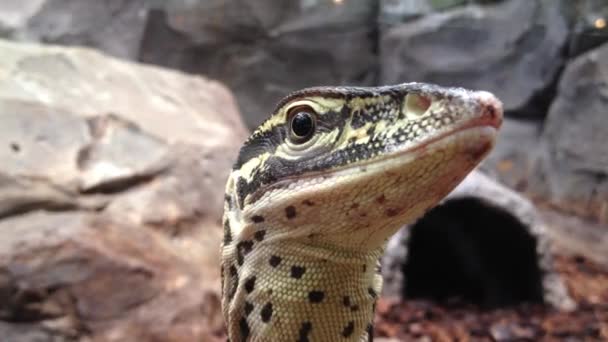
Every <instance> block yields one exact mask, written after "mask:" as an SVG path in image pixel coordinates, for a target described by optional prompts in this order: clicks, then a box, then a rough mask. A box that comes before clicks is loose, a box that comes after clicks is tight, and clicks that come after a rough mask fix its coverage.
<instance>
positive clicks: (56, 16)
mask: <svg viewBox="0 0 608 342" xmlns="http://www.w3.org/2000/svg"><path fill="white" fill-rule="evenodd" d="M149 5H150V2H149V1H146V0H100V1H81V0H29V1H2V2H1V3H0V37H1V36H4V37H7V38H13V39H17V40H26V41H39V42H47V43H55V44H66V45H81V46H88V47H95V48H98V49H100V50H102V51H104V52H106V53H109V54H111V55H114V56H117V57H122V58H129V59H136V58H137V56H138V53H139V43H140V41H141V36H142V33H143V29H144V25H145V23H146V19H147V7H148V6H149Z"/></svg>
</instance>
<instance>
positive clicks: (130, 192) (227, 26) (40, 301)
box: [0, 0, 608, 341]
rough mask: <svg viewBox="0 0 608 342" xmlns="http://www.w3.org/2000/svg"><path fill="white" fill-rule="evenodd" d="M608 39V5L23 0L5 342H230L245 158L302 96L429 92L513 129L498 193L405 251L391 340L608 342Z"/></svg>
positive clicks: (0, 311)
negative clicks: (226, 207) (234, 194)
mask: <svg viewBox="0 0 608 342" xmlns="http://www.w3.org/2000/svg"><path fill="white" fill-rule="evenodd" d="M607 25H608V1H606V0H381V1H370V0H293V1H278V0H277V1H275V0H257V1H246V0H166V1H162V0H129V1H127V0H99V1H97V0H95V1H94V0H28V1H9V0H3V1H1V2H0V340H2V341H5V340H6V341H216V340H217V341H220V340H225V337H224V328H223V319H222V317H221V315H220V308H219V306H220V304H219V292H218V291H219V266H218V265H219V260H218V246H219V241H220V239H221V231H222V230H221V227H220V223H221V222H220V217H221V213H222V203H223V191H224V184H225V180H226V177H227V175H228V172H229V170H230V168H231V165H232V163H233V161H234V159H235V157H236V154H237V153H238V149H239V147H240V145H241V143H242V142H243V141H244V140H245V139H246V137H247V135H248V134H249V132H250V131H251V130H252V129H254V128H255V127H256V126H257V125H258V124H259V123H261V122H262V121H263V120H264V119H265V118H266V117H267V116H268V115H269V114H270V111H271V110H272V109H273V108H274V105H275V103H276V102H277V101H278V100H280V99H281V98H282V97H283V96H285V95H287V94H288V93H290V92H291V91H294V90H297V89H300V88H303V87H307V86H317V85H362V86H373V85H383V84H395V83H402V82H410V81H418V82H432V83H437V84H440V85H443V86H462V87H467V88H474V89H483V90H488V91H491V92H493V93H495V94H496V95H497V96H498V97H499V98H500V99H501V100H502V101H503V102H504V107H505V111H506V120H505V123H504V125H503V128H502V131H501V135H500V139H499V142H498V145H497V147H496V149H495V151H494V152H493V153H492V154H491V156H490V157H489V158H488V159H487V160H486V161H485V162H484V164H483V165H482V167H481V170H482V171H483V173H484V174H485V175H486V176H487V177H489V178H488V179H486V178H483V180H481V181H479V180H476V182H477V183H475V184H477V186H478V189H481V190H480V192H479V193H480V194H475V193H471V192H466V191H465V195H466V196H464V195H463V197H458V196H456V197H455V200H454V201H452V202H448V203H446V204H445V205H443V206H442V207H441V208H438V210H437V211H436V212H435V213H433V212H431V213H433V215H437V216H429V217H426V218H425V219H424V220H422V221H421V222H420V223H419V224H417V225H415V226H414V227H410V228H411V229H410V230H409V231H411V233H401V235H400V236H398V237H396V238H395V240H394V241H391V244H389V251H388V252H389V253H388V257H387V259H386V260H385V263H386V265H387V266H388V267H385V268H384V270H383V273H384V274H385V276H386V277H387V288H388V290H387V292H386V293H385V296H384V297H383V298H382V299H381V300H380V302H379V304H378V312H377V318H376V323H377V324H376V335H377V336H378V337H379V338H385V339H387V340H391V339H392V340H396V341H400V340H419V341H451V340H461V341H468V340H487V341H510V340H543V339H546V340H561V339H564V340H569V341H591V340H608V147H607V145H606V140H607V138H608V27H607ZM486 176H483V177H486ZM480 177H482V176H480ZM486 181H488V182H490V183H484V182H486ZM479 184H481V185H479ZM487 184H491V185H487ZM488 189H490V190H488ZM497 189H498V190H497ZM492 191H494V192H492ZM496 191H497V192H496ZM489 193H490V194H491V195H488V194H489ZM484 194H485V195H484ZM465 197H466V198H465ZM476 198H477V199H478V200H479V199H480V198H481V200H479V201H477V200H476ZM501 198H502V199H508V201H507V200H505V201H501V200H500V199H501ZM490 202H492V203H490ZM494 202H495V203H494ZM522 203H523V207H525V210H520V209H521V208H522ZM450 204H453V205H454V206H450ZM531 218H532V219H531ZM418 226H420V227H421V228H420V229H419V230H418ZM429 227H430V228H429ZM446 227H451V229H448V228H446ZM453 227H455V228H453ZM471 227H474V228H471ZM422 228H424V229H422ZM444 229H445V230H444ZM490 229H492V230H491V231H492V232H493V233H496V232H500V233H499V234H498V233H496V234H489V233H488V231H489V230H490ZM425 231H426V232H428V233H426V234H425V233H424V232H425ZM462 246H475V248H464V249H463V247H462ZM446 251H448V252H446ZM450 260H456V264H453V263H450V262H451V261H450ZM470 260H473V261H470ZM472 269H473V270H474V271H471V270H472ZM524 269H525V271H522V272H523V273H521V272H519V273H518V272H513V270H516V271H519V270H524ZM429 270H434V272H430V271H429ZM452 271H453V272H452ZM450 272H452V273H450ZM467 272H469V273H467ZM465 278H466V281H463V279H465ZM408 279H409V280H408ZM425 281H426V282H425ZM437 284H441V286H436V285H437ZM555 284H557V285H555ZM556 288H557V290H556ZM557 297H559V298H557ZM556 298H557V299H556ZM560 303H561V304H560ZM564 303H566V304H564Z"/></svg>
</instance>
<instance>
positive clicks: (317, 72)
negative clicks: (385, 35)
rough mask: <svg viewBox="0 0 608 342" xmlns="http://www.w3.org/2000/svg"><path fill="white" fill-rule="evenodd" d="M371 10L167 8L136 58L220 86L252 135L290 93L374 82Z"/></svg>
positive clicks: (153, 21)
mask: <svg viewBox="0 0 608 342" xmlns="http://www.w3.org/2000/svg"><path fill="white" fill-rule="evenodd" d="M375 6H376V5H375V4H374V2H373V1H365V0H354V1H350V0H349V1H343V2H340V3H338V2H332V1H315V0H312V1H310V0H308V1H305V0H301V1H284V2H276V1H272V0H263V1H256V2H255V5H253V4H251V3H250V2H248V1H245V0H230V1H220V0H213V1H204V2H197V3H194V2H189V3H186V2H183V3H182V4H180V3H179V2H172V3H170V4H169V5H168V6H167V13H166V14H165V13H163V12H154V13H153V15H152V16H151V18H150V21H149V24H148V27H147V29H146V33H145V37H144V41H143V43H142V50H141V56H142V60H143V61H145V62H151V63H154V64H160V65H164V66H169V67H173V68H178V69H181V70H186V71H189V72H197V73H202V74H204V75H208V76H209V77H213V78H217V79H220V80H222V81H223V82H225V83H226V84H227V85H228V86H230V88H231V89H232V90H233V91H234V92H235V94H236V95H237V98H238V100H239V104H240V107H241V109H242V111H243V115H244V119H245V121H246V123H247V124H248V126H249V127H254V126H257V125H258V124H259V123H261V122H262V121H263V120H264V119H265V118H266V117H268V115H269V114H270V111H271V110H272V109H273V106H274V105H275V103H276V102H277V101H278V100H279V99H280V98H281V97H283V96H285V95H287V94H288V93H289V92H291V91H293V90H296V89H299V88H302V87H306V86H313V85H338V84H370V83H371V82H373V78H374V71H375V70H376V69H375V61H376V59H375V55H374V46H375V36H374V32H375V30H376V9H375Z"/></svg>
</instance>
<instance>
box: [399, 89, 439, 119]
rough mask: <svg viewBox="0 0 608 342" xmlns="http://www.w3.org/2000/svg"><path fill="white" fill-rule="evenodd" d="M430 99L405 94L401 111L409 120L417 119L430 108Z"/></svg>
mask: <svg viewBox="0 0 608 342" xmlns="http://www.w3.org/2000/svg"><path fill="white" fill-rule="evenodd" d="M431 102H432V101H431V98H429V97H426V96H422V95H418V94H407V95H405V105H404V108H403V111H404V112H405V114H406V115H407V116H408V117H409V118H412V119H413V118H417V117H419V116H421V115H423V114H424V113H426V111H427V110H428V109H429V107H430V106H431Z"/></svg>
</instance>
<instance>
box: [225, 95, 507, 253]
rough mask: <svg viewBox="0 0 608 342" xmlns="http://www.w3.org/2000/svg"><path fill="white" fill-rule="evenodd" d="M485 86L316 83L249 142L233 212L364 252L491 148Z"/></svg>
mask: <svg viewBox="0 0 608 342" xmlns="http://www.w3.org/2000/svg"><path fill="white" fill-rule="evenodd" d="M501 121H502V105H501V103H500V101H499V100H498V99H496V98H495V97H494V96H493V95H492V94H490V93H487V92H481V91H480V92H474V91H468V90H464V89H460V88H443V87H439V86H433V85H427V84H420V83H406V84H400V85H396V86H385V87H377V88H350V87H343V88H340V87H337V88H336V87H331V88H326V87H316V88H309V89H304V90H301V91H298V92H295V93H293V94H291V95H289V96H287V97H286V98H285V99H283V100H282V101H281V102H280V103H279V104H278V106H277V108H276V110H275V111H274V113H273V115H272V116H271V117H270V118H269V119H268V120H267V121H265V122H264V123H263V124H262V125H261V126H260V127H259V128H258V129H257V130H256V131H255V132H254V133H253V134H252V136H251V137H250V138H249V139H248V140H247V141H246V143H245V144H244V146H243V147H242V149H241V151H240V154H239V157H238V160H237V162H236V164H235V166H234V170H233V172H232V174H231V177H230V179H229V181H228V185H227V187H228V188H227V193H228V194H230V196H229V200H228V201H229V204H228V206H229V207H230V210H231V211H232V212H233V214H234V215H236V216H237V217H238V219H239V220H241V221H244V222H254V223H255V222H262V221H263V222H265V224H267V225H268V226H270V227H273V228H272V229H273V232H272V234H274V237H275V239H274V241H281V240H283V239H297V240H300V241H302V242H304V243H310V244H314V245H328V246H333V247H339V248H344V249H347V250H371V249H374V248H377V247H379V246H381V245H382V244H383V242H384V241H386V239H388V238H389V237H390V236H391V235H392V234H393V233H394V232H395V231H396V230H397V229H398V228H399V227H401V226H402V225H404V224H407V223H410V222H412V221H413V220H415V219H417V218H418V217H420V216H421V215H422V214H424V212H425V211H426V210H428V209H429V208H431V207H433V206H434V205H436V204H437V203H438V202H439V201H440V200H441V199H442V198H443V197H444V196H445V195H447V194H448V193H449V192H450V191H451V190H452V189H453V188H454V187H455V186H456V185H457V184H458V183H459V182H460V181H461V180H462V179H463V178H464V177H465V176H466V175H467V174H468V173H469V172H470V171H471V170H472V169H473V168H474V167H475V166H476V165H477V164H478V163H479V162H480V161H481V160H482V159H483V157H484V156H485V155H486V154H487V153H488V152H489V151H490V150H491V148H492V147H493V145H494V142H495V138H496V134H497V130H498V128H499V127H500V124H501Z"/></svg>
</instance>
